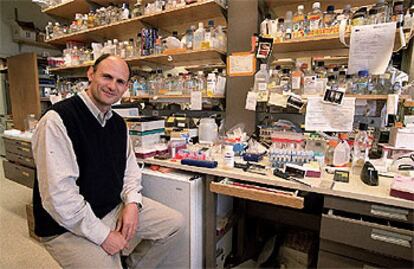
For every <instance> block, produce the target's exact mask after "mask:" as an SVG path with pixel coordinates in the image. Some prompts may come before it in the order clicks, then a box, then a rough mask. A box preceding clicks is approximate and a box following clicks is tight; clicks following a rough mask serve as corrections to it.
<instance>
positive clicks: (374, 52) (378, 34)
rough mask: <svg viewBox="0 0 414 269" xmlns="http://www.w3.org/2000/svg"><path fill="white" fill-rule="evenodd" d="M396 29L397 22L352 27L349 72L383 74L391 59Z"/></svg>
mask: <svg viewBox="0 0 414 269" xmlns="http://www.w3.org/2000/svg"><path fill="white" fill-rule="evenodd" d="M395 30H396V24H395V22H390V23H382V24H373V25H362V26H354V27H352V32H351V42H350V49H349V62H348V73H349V74H356V73H358V71H360V70H368V71H369V73H371V74H374V75H379V74H383V73H384V72H385V70H386V68H387V66H388V63H389V61H390V59H391V55H392V51H393V48H394V41H395Z"/></svg>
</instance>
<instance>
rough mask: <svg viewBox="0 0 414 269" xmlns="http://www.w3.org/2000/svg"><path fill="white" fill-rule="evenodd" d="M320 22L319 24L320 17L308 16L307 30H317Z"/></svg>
mask: <svg viewBox="0 0 414 269" xmlns="http://www.w3.org/2000/svg"><path fill="white" fill-rule="evenodd" d="M320 22H321V18H320V16H310V17H309V29H310V30H311V31H313V30H318V29H319V25H320Z"/></svg>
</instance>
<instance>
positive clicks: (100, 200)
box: [33, 96, 127, 237]
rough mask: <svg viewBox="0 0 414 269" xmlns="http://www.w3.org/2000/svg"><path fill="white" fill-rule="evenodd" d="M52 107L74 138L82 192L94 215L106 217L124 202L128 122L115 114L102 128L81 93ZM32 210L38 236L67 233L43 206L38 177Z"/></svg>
mask: <svg viewBox="0 0 414 269" xmlns="http://www.w3.org/2000/svg"><path fill="white" fill-rule="evenodd" d="M51 109H52V110H54V111H56V112H57V113H58V114H59V116H60V117H61V118H62V120H63V124H64V125H65V127H66V130H67V133H68V136H69V138H70V140H71V141H72V145H73V150H74V152H75V155H76V159H77V164H78V167H79V178H78V179H77V180H76V184H77V185H78V186H79V192H80V194H81V195H82V196H83V197H84V198H85V200H86V201H87V202H88V203H89V204H90V205H91V207H92V210H93V212H94V213H95V215H96V216H97V217H98V218H103V217H104V216H105V215H106V214H107V213H109V212H110V211H111V210H112V209H114V208H115V207H116V206H117V205H118V204H119V203H120V202H121V196H120V194H121V191H122V187H123V178H124V173H125V167H126V149H127V128H126V125H125V122H124V121H123V119H122V118H121V117H120V116H119V115H118V114H116V113H113V116H112V117H111V118H110V119H109V120H108V121H107V122H106V125H105V127H102V126H101V125H100V124H99V122H98V120H97V119H96V118H95V117H94V116H93V114H92V113H91V112H90V111H89V109H88V107H87V106H86V104H85V103H84V102H83V100H81V98H80V97H79V96H74V97H71V98H69V99H66V100H64V101H61V102H59V103H56V104H55V105H54V106H52V108H51ZM44 143H47V141H44ZM42 165H48V164H42ZM56 169H57V168H56ZM43 180H45V179H43ZM33 211H34V212H33V213H34V219H35V234H36V235H37V236H40V237H45V236H53V235H59V234H62V233H64V232H67V230H66V229H65V228H63V227H62V226H60V225H59V224H58V223H57V222H56V221H55V220H53V218H52V217H51V216H50V215H49V214H48V213H47V212H46V210H45V209H44V208H43V207H42V201H41V197H40V194H39V185H38V181H37V179H36V181H35V184H34V187H33Z"/></svg>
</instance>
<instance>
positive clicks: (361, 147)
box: [352, 123, 369, 168]
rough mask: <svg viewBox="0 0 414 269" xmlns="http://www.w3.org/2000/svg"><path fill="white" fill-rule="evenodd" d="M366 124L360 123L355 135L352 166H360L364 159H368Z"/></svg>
mask: <svg viewBox="0 0 414 269" xmlns="http://www.w3.org/2000/svg"><path fill="white" fill-rule="evenodd" d="M367 130H368V124H366V123H360V124H359V130H358V132H357V134H356V135H355V140H354V150H353V156H352V167H353V168H354V167H362V166H363V165H364V163H365V161H367V160H368V152H369V136H368V132H367Z"/></svg>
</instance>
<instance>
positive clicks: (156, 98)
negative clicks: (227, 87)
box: [122, 95, 225, 102]
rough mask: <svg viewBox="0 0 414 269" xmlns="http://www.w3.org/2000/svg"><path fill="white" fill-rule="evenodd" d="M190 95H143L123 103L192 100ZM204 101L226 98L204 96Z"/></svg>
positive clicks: (124, 100) (124, 99)
mask: <svg viewBox="0 0 414 269" xmlns="http://www.w3.org/2000/svg"><path fill="white" fill-rule="evenodd" d="M190 98H191V96H190V95H142V96H130V97H124V98H122V100H123V102H134V101H140V100H149V99H152V100H162V99H180V100H182V99H190ZM203 98H204V99H224V98H225V97H224V96H203Z"/></svg>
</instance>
